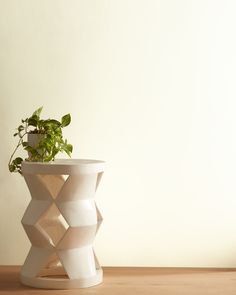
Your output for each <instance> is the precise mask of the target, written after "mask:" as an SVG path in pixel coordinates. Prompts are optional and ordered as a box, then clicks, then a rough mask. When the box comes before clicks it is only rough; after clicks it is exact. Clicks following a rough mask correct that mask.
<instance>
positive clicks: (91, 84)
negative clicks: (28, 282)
mask: <svg viewBox="0 0 236 295" xmlns="http://www.w3.org/2000/svg"><path fill="white" fill-rule="evenodd" d="M235 10H236V3H235V1H234V0H231V1H230V0H228V1H227V0H211V1H210V0H208V1H207V0H204V1H203V0H178V1H177V0H176V1H175V0H119V1H116V0H110V1H109V0H100V1H97V0H83V1H82V0H80V1H79V0H70V1H66V0H64V1H62V0H50V1H48V0H47V1H46V0H21V1H18V0H0V118H1V129H2V132H1V145H0V153H1V166H0V183H1V191H0V220H1V223H0V237H1V238H0V264H21V263H23V261H24V258H25V256H26V254H27V252H28V248H29V242H28V240H27V237H26V235H25V233H24V231H23V229H22V227H21V224H20V220H21V217H22V215H23V212H24V210H25V208H26V206H27V203H28V202H29V198H30V197H29V193H28V191H27V188H26V185H25V183H24V181H23V179H22V178H21V177H19V176H18V175H11V174H9V173H8V171H7V162H8V158H9V155H10V152H11V151H12V150H13V147H14V145H15V144H16V143H15V142H14V140H13V137H12V133H13V132H14V128H15V127H16V126H17V125H18V123H19V120H20V119H21V118H23V117H25V116H27V115H29V114H30V113H31V112H32V111H33V110H34V109H36V108H37V107H39V106H41V105H43V106H44V115H45V117H46V116H51V117H60V116H62V115H63V114H65V113H68V112H70V113H71V115H72V119H73V121H72V124H71V127H69V128H68V130H67V131H66V136H67V138H68V139H69V140H70V141H71V142H72V143H73V144H74V154H73V157H75V158H96V159H104V160H106V161H107V170H106V173H105V175H104V178H103V181H102V183H101V186H100V188H99V191H98V194H97V201H98V204H99V206H100V208H101V211H102V212H103V215H104V223H103V226H102V227H101V230H100V232H99V234H98V236H97V239H96V243H95V245H96V249H97V254H98V256H99V257H100V261H101V263H102V264H103V265H126V266H127V265H133V266H135V265H137V266H215V267H236V186H235V178H236V169H235V167H236V132H235V127H236V119H235V111H236V102H235V97H236V90H235V81H236V72H235V68H236V54H235V52H236V42H235V29H236V19H235Z"/></svg>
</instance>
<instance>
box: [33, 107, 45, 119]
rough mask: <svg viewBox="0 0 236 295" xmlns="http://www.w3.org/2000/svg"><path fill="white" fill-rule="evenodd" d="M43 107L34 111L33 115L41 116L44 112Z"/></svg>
mask: <svg viewBox="0 0 236 295" xmlns="http://www.w3.org/2000/svg"><path fill="white" fill-rule="evenodd" d="M42 109H43V107H40V108H38V109H37V110H36V111H34V112H33V114H32V117H33V116H37V117H40V115H41V112H42Z"/></svg>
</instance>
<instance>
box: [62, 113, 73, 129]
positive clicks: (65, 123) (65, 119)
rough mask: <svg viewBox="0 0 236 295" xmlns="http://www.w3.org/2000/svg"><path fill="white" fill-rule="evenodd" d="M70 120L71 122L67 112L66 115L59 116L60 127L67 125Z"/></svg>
mask: <svg viewBox="0 0 236 295" xmlns="http://www.w3.org/2000/svg"><path fill="white" fill-rule="evenodd" d="M70 122H71V116H70V114H67V115H65V116H63V117H62V118H61V127H62V128H63V127H66V126H68V125H69V124H70Z"/></svg>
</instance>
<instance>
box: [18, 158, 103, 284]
mask: <svg viewBox="0 0 236 295" xmlns="http://www.w3.org/2000/svg"><path fill="white" fill-rule="evenodd" d="M103 171H104V162H103V161H96V160H72V159H69V160H57V161H56V162H53V163H35V162H23V163H22V173H23V176H24V177H25V181H26V183H27V185H28V188H29V190H30V193H31V197H32V200H31V202H30V203H29V205H28V208H27V209H26V212H25V214H24V216H23V218H22V225H23V227H24V229H25V231H26V233H27V235H28V238H29V240H30V242H31V244H32V247H31V249H30V252H29V254H28V256H27V258H26V261H25V263H24V265H23V266H22V269H21V282H22V283H23V284H26V285H30V286H33V287H39V288H52V289H61V288H62V289H63V288H66V289H67V288H68V289H69V288H84V287H90V286H94V285H96V284H99V283H101V282H102V269H101V267H100V265H99V263H98V260H97V258H96V255H95V253H94V251H93V247H92V244H93V241H94V238H95V235H96V233H97V230H98V228H99V226H100V224H101V222H102V216H101V213H100V212H99V210H98V208H97V206H96V204H95V201H94V195H95V191H96V189H97V186H98V184H99V182H100V179H101V176H102V174H103ZM58 275H59V276H60V278H59V277H57V276H58Z"/></svg>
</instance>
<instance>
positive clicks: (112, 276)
mask: <svg viewBox="0 0 236 295" xmlns="http://www.w3.org/2000/svg"><path fill="white" fill-rule="evenodd" d="M103 270H104V281H103V283H102V284H101V285H98V286H95V287H91V288H87V289H76V290H45V289H33V288H29V287H26V286H23V285H22V284H21V283H20V282H19V271H20V267H19V266H0V294H1V295H3V294H4V295H11V294H17V295H18V294H19V295H28V294H30V295H34V294H44V295H49V294H50V295H54V294H58V295H63V294H66V295H70V294H81V295H86V294H94V295H108V294H109V295H141V294H142V295H197V294H198V295H200V294H201V295H235V294H236V269H209V268H146V267H140V268H136V267H135V268H134V267H104V268H103Z"/></svg>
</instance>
